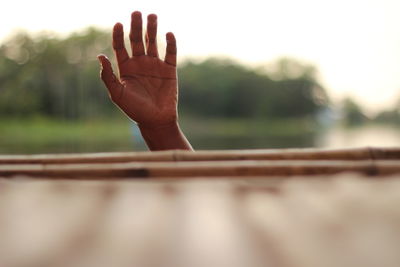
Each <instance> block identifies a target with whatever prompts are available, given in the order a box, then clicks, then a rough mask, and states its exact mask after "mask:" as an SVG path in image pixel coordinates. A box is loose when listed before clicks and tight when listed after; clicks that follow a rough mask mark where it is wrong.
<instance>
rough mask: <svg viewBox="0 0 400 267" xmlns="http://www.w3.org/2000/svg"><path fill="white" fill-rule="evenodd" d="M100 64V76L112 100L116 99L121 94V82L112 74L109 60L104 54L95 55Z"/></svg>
mask: <svg viewBox="0 0 400 267" xmlns="http://www.w3.org/2000/svg"><path fill="white" fill-rule="evenodd" d="M97 58H98V60H99V62H100V65H101V70H100V77H101V79H102V80H103V82H104V84H105V86H106V87H107V89H108V92H109V95H110V98H111V100H112V101H114V102H115V101H118V100H119V99H120V98H121V95H122V84H121V82H120V81H119V80H118V79H117V77H116V76H115V75H114V72H113V69H112V66H111V63H110V61H109V60H108V58H107V57H106V56H105V55H99V56H97Z"/></svg>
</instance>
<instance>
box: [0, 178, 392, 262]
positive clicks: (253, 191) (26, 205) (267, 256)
mask: <svg viewBox="0 0 400 267" xmlns="http://www.w3.org/2000/svg"><path fill="white" fill-rule="evenodd" d="M399 203H400V176H399V175H396V176H391V177H388V178H387V179H368V178H365V177H364V176H361V175H357V174H348V173H347V174H339V175H333V176H332V175H330V176H318V177H315V178H313V179H309V178H307V177H304V176H303V177H300V176H297V177H296V179H291V178H282V177H276V178H273V177H270V178H268V179H265V178H258V179H235V180H230V179H216V180H210V179H207V180H198V179H196V180H179V181H173V180H170V181H166V180H129V181H127V180H125V181H112V182H111V181H83V180H82V181H70V180H56V181H54V180H41V179H34V180H32V179H31V180H30V179H16V180H10V179H0V236H1V238H0V266H2V267H3V266H4V267H73V266H85V267H109V266H113V267H132V266H140V267H188V266H190V267H204V266H207V267H265V266H274V267H321V266H323V267H337V266H340V267H355V266H356V267H358V266H360V267H361V266H362V267H376V266H384V267H398V266H399V263H400V253H399V248H400V209H399Z"/></svg>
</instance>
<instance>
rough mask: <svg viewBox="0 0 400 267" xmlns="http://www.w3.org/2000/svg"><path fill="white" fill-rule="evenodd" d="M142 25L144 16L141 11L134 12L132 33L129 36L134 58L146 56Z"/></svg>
mask: <svg viewBox="0 0 400 267" xmlns="http://www.w3.org/2000/svg"><path fill="white" fill-rule="evenodd" d="M142 25H143V22H142V14H141V13H140V12H139V11H135V12H133V13H132V15H131V32H130V34H129V39H130V40H131V48H132V55H133V56H142V55H144V45H143V33H142Z"/></svg>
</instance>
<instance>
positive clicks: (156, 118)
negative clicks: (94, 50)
mask: <svg viewBox="0 0 400 267" xmlns="http://www.w3.org/2000/svg"><path fill="white" fill-rule="evenodd" d="M156 36H157V16H156V15H154V14H151V15H149V16H148V19H147V32H146V50H145V46H144V43H143V37H142V15H141V13H140V12H137V11H136V12H133V13H132V22H131V31H130V34H129V37H130V42H131V49H132V56H131V57H130V56H129V55H128V52H127V50H126V48H125V45H124V33H123V27H122V24H120V23H117V24H116V25H115V26H114V29H113V48H114V51H115V55H116V58H117V62H118V69H119V78H117V77H116V76H115V75H114V73H113V70H112V67H111V63H110V61H109V60H108V59H107V57H105V56H104V55H101V56H99V60H100V63H101V65H102V71H101V78H102V80H103V81H104V83H105V85H106V87H107V88H108V90H109V93H110V97H111V99H112V100H113V102H114V103H115V104H117V105H118V106H119V107H120V108H121V109H122V110H123V111H124V112H125V113H126V114H127V115H128V116H129V117H130V118H131V119H132V120H134V121H136V122H137V123H138V124H139V125H146V126H148V127H153V126H154V127H160V126H163V125H167V124H170V123H175V122H176V121H177V103H178V84H177V74H176V41H175V37H174V35H173V34H172V33H167V35H166V39H167V51H166V56H165V59H164V60H161V59H160V58H159V57H158V50H157V42H156Z"/></svg>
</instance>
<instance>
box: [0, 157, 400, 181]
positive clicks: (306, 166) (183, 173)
mask: <svg viewBox="0 0 400 267" xmlns="http://www.w3.org/2000/svg"><path fill="white" fill-rule="evenodd" d="M339 172H359V173H364V174H367V175H387V174H393V173H399V172H400V164H399V161H388V160H386V161H378V160H375V161H371V160H367V161H333V160H331V161H322V160H321V161H294V160H274V161H199V162H190V161H186V162H184V161H182V162H136V163H101V164H99V163H93V164H10V165H0V176H3V177H12V176H16V175H27V176H34V177H70V178H77V179H100V178H107V177H126V178H135V177H137V178H161V177H186V178H189V177H207V176H231V177H244V176H275V175H278V176H289V175H320V174H335V173H339Z"/></svg>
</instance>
